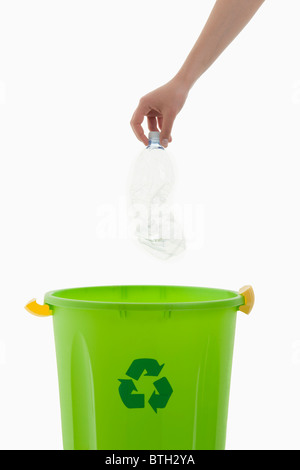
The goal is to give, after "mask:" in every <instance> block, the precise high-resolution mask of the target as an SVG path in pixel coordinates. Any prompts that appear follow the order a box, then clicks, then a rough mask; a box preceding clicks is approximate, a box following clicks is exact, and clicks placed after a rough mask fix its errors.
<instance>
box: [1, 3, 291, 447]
mask: <svg viewBox="0 0 300 470" xmlns="http://www.w3.org/2000/svg"><path fill="white" fill-rule="evenodd" d="M213 3H214V2H213V1H212V0H201V1H199V0H188V1H186V2H184V3H183V2H182V1H174V0H164V1H163V2H161V1H159V0H152V1H151V2H150V1H149V2H146V1H140V0H127V1H126V2H125V1H122V0H118V1H117V0H110V1H106V2H105V1H91V0H89V1H83V0H82V1H75V0H72V1H67V0H59V1H58V0H51V1H40V0H36V1H31V0H28V1H26V2H24V1H13V0H6V1H4V0H2V1H1V4H0V5H1V6H0V44H1V48H0V132H1V135H0V153H1V185H0V191H1V246H0V250H1V317H0V384H1V385H0V447H1V448H2V449H60V448H62V440H61V431H60V410H59V397H58V383H57V375H56V359H55V350H54V339H53V331H52V320H51V319H50V318H48V319H38V318H36V317H33V316H30V315H29V314H28V313H27V312H26V311H25V310H24V304H25V303H26V302H27V301H28V300H30V299H31V298H33V297H37V299H38V300H39V302H41V303H42V302H43V295H44V293H45V292H46V291H48V290H52V289H56V288H63V287H73V286H74V287H75V286H86V285H104V284H122V283H126V284H131V283H140V284H151V283H157V284H178V285H197V286H210V287H220V288H229V289H234V290H238V289H239V288H240V287H241V286H243V285H244V284H248V283H249V284H252V285H253V287H254V290H255V293H256V305H255V308H254V310H253V313H252V314H251V315H250V316H249V317H247V316H246V315H244V314H242V313H241V314H239V315H238V321H237V331H236V343H235V354H234V363H233V371H232V383H231V397H230V408H229V420H228V433H227V448H228V449H299V448H300V425H299V423H300V405H299V396H300V302H299V298H300V289H299V285H300V283H299V281H300V279H299V262H300V255H299V238H300V229H299V196H300V188H299V158H300V154H299V150H300V139H299V113H300V63H299V44H300V29H299V15H300V3H299V1H298V0H290V1H289V2H283V1H282V0H272V1H266V3H265V4H264V5H263V7H262V8H261V10H260V11H259V12H258V13H257V15H256V16H255V18H254V19H253V20H252V22H251V23H250V24H249V25H248V26H247V28H246V29H245V30H244V31H243V32H242V33H241V34H240V36H239V37H238V38H237V39H236V40H235V42H234V43H233V44H232V45H231V46H230V47H229V48H228V49H227V50H226V51H225V52H224V54H223V55H222V56H221V57H220V58H219V60H218V61H217V62H216V63H215V64H214V65H213V66H212V67H211V68H210V69H209V71H208V72H207V73H206V74H205V75H204V76H203V77H202V78H201V79H200V80H199V81H198V83H197V84H196V85H195V87H194V88H193V90H192V91H191V93H190V95H189V98H188V101H187V102H186V105H185V107H184V109H183V110H182V111H181V113H180V115H179V116H178V118H177V120H176V123H175V126H174V130H173V143H172V145H171V146H170V150H171V152H172V154H173V155H174V158H175V160H176V164H177V172H178V194H179V197H180V198H181V201H182V202H184V203H187V204H194V205H198V206H200V207H202V208H203V212H204V217H203V227H202V228H203V233H201V234H199V236H200V237H202V235H203V236H204V241H203V242H202V243H201V244H200V246H199V247H197V248H195V247H194V248H193V249H189V250H187V251H186V253H185V255H184V256H182V257H180V258H178V259H177V260H174V261H173V262H162V261H158V260H156V259H155V258H151V257H150V255H148V254H147V253H144V252H143V251H142V250H141V249H138V248H137V247H136V246H135V245H134V244H133V243H132V241H131V240H129V239H126V238H125V239H119V237H116V238H115V239H111V240H108V239H107V240H103V239H101V237H100V236H99V223H100V220H99V210H100V212H101V207H102V205H103V204H112V206H113V207H118V205H119V204H120V201H122V200H123V199H124V198H125V194H126V191H127V186H128V182H127V175H128V172H129V169H130V165H131V164H132V162H133V160H134V158H135V156H136V155H137V154H138V152H139V151H140V150H141V149H142V145H141V144H140V143H139V142H138V141H137V140H136V139H135V137H134V135H133V133H132V131H131V129H130V126H129V121H130V118H131V115H132V113H133V111H134V109H135V107H136V105H137V102H138V100H139V98H140V97H141V96H142V95H143V94H145V93H147V92H149V91H151V90H152V89H154V88H156V87H157V86H159V85H162V84H163V83H165V82H166V81H167V80H169V79H170V78H171V77H172V75H173V74H175V73H176V71H177V70H178V69H179V67H180V66H181V64H182V62H183V61H184V59H185V57H186V55H187V53H188V52H189V50H190V49H191V47H192V45H193V44H194V42H195V40H196V39H197V37H198V34H199V33H200V31H201V28H202V27H203V25H204V23H205V21H206V18H207V16H208V14H209V11H210V9H211V8H212V6H213Z"/></svg>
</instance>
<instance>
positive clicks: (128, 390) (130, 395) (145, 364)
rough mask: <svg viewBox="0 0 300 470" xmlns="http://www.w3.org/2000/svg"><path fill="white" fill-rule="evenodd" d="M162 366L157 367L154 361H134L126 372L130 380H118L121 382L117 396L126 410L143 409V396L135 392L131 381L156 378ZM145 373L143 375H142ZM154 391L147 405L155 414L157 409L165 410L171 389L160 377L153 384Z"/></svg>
mask: <svg viewBox="0 0 300 470" xmlns="http://www.w3.org/2000/svg"><path fill="white" fill-rule="evenodd" d="M163 367H164V364H162V365H159V363H158V362H157V361H156V360H155V359H148V358H143V359H135V360H134V361H133V362H132V363H131V365H130V366H129V369H128V370H127V372H126V375H127V377H130V379H118V380H119V382H121V384H120V386H119V394H120V397H121V400H122V402H123V403H124V405H125V406H126V407H127V408H144V407H145V395H144V394H140V393H134V392H137V391H138V389H137V388H136V386H135V383H134V382H133V380H136V381H138V380H139V379H140V377H141V376H142V375H144V376H148V377H158V376H159V374H160V372H161V370H162V368H163ZM144 372H145V373H144ZM153 385H154V388H155V390H154V391H153V393H152V395H151V397H150V398H149V400H148V403H149V405H150V406H151V407H152V409H153V410H154V411H155V413H157V409H158V408H165V407H166V405H167V403H168V401H169V399H170V397H171V395H172V393H173V389H172V387H171V385H170V383H169V381H168V379H167V378H166V377H161V378H160V379H158V380H155V381H154V382H153Z"/></svg>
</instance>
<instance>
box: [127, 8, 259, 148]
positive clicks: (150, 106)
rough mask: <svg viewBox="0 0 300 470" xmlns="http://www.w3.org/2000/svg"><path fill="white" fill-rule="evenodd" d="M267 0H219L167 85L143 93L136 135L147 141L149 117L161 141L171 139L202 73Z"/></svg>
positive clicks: (134, 125)
mask: <svg viewBox="0 0 300 470" xmlns="http://www.w3.org/2000/svg"><path fill="white" fill-rule="evenodd" d="M263 3H264V0H217V1H216V2H215V5H214V8H213V10H212V12H211V14H210V16H209V18H208V20H207V22H206V24H205V26H204V28H203V30H202V32H201V34H200V36H199V38H198V40H197V42H196V44H195V45H194V47H193V49H192V50H191V52H190V53H189V55H188V57H187V59H186V61H185V62H184V64H183V66H182V67H181V69H180V70H179V72H178V73H177V74H176V75H175V76H174V77H173V78H172V79H171V80H170V81H169V82H168V83H166V84H165V85H163V86H161V87H159V88H157V89H156V90H154V91H151V92H150V93H148V94H147V95H145V96H143V97H142V98H141V100H140V102H139V105H138V107H137V109H136V110H135V112H134V114H133V116H132V119H131V122H130V124H131V127H132V129H133V132H134V133H135V135H136V137H137V138H138V139H139V140H140V141H141V142H143V143H144V144H145V145H148V138H147V137H146V135H145V133H144V130H143V127H142V123H143V120H144V118H145V117H147V121H148V128H149V130H150V131H158V130H160V131H161V144H162V145H163V146H164V147H167V146H168V144H169V143H170V142H171V141H172V137H171V132H172V127H173V123H174V120H175V118H176V116H177V114H178V113H179V111H180V110H181V109H182V107H183V105H184V103H185V101H186V99H187V96H188V93H189V91H190V89H191V88H192V86H193V85H194V83H195V82H196V81H197V80H198V78H199V77H201V75H202V74H203V73H204V72H205V71H206V70H207V69H208V68H209V67H210V66H211V65H212V63H213V62H214V61H215V60H216V59H217V58H218V57H219V55H220V54H221V53H222V52H223V51H224V50H225V49H226V47H227V46H228V45H229V44H230V43H231V42H232V41H233V40H234V39H235V38H236V36H237V35H238V34H239V33H240V32H241V31H242V29H243V28H244V27H245V26H246V25H247V23H248V22H249V21H250V20H251V18H252V17H253V16H254V14H255V13H256V12H257V10H258V9H259V7H260V6H261V5H262V4H263Z"/></svg>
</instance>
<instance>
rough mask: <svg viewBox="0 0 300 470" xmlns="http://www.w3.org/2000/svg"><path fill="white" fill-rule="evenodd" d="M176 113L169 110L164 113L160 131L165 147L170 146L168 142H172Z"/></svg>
mask: <svg viewBox="0 0 300 470" xmlns="http://www.w3.org/2000/svg"><path fill="white" fill-rule="evenodd" d="M175 117H176V114H175V113H173V112H171V111H169V112H166V114H164V115H163V121H162V128H161V133H160V143H161V145H162V146H163V147H168V143H169V142H171V131H172V127H173V123H174V120H175Z"/></svg>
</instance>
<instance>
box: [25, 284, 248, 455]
mask: <svg viewBox="0 0 300 470" xmlns="http://www.w3.org/2000/svg"><path fill="white" fill-rule="evenodd" d="M253 303H254V294H253V290H252V288H251V287H250V286H245V287H244V288H242V289H241V290H240V291H239V292H234V291H228V290H222V289H209V288H201V287H179V286H109V287H86V288H78V289H64V290H57V291H53V292H48V293H47V294H46V295H45V304H44V305H39V304H37V303H36V301H35V300H33V301H31V302H29V303H28V304H27V306H26V308H27V310H29V311H30V312H31V313H33V314H36V315H39V316H48V315H53V325H54V335H55V345H56V354H57V366H58V378H59V390H60V403H61V418H62V431H63V442H64V448H65V449H103V450H147V449H150V450H154V449H155V450H178V449H181V450H194V449H224V448H225V438H226V423H227V411H228V400H229V389H230V375H231V364H232V354H233V345H234V335H235V324H236V313H237V310H242V311H244V312H245V313H249V312H250V311H251V309H252V306H253Z"/></svg>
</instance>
